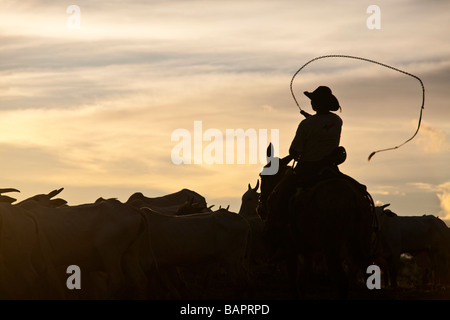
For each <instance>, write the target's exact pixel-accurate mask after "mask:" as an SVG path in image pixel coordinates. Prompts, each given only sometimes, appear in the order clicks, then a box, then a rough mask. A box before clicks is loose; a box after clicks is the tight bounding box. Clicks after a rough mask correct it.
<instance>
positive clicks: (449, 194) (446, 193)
mask: <svg viewBox="0 0 450 320" xmlns="http://www.w3.org/2000/svg"><path fill="white" fill-rule="evenodd" d="M437 196H438V198H439V201H440V206H441V212H440V213H439V214H440V215H441V216H443V219H450V182H445V183H442V184H440V185H438V186H437Z"/></svg>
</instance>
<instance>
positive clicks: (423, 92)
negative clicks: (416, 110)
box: [290, 54, 425, 161]
mask: <svg viewBox="0 0 450 320" xmlns="http://www.w3.org/2000/svg"><path fill="white" fill-rule="evenodd" d="M325 58H347V59H355V60H361V61H366V62H371V63H374V64H377V65H380V66H382V67H385V68H388V69H391V70H394V71H397V72H400V73H403V74H405V75H407V76H410V77H413V78H414V79H417V80H418V81H419V82H420V85H421V87H422V105H421V107H420V115H419V123H418V125H417V129H416V131H415V132H414V134H413V135H412V137H411V138H409V139H407V140H406V141H405V142H403V143H401V144H399V145H397V146H395V147H391V148H386V149H381V150H377V151H373V152H372V153H371V154H370V155H369V157H368V159H367V160H368V161H370V159H371V158H372V157H373V156H374V155H375V154H376V153H378V152H382V151H388V150H394V149H397V148H400V147H401V146H403V145H404V144H406V143H408V142H409V141H411V140H412V139H414V137H415V136H416V135H417V133H418V132H419V129H420V124H421V122H422V112H423V109H424V105H425V86H424V85H423V82H422V80H421V79H420V78H419V77H418V76H415V75H413V74H411V73H409V72H406V71H403V70H400V69H398V68H394V67H392V66H390V65H387V64H384V63H381V62H378V61H375V60H372V59H367V58H362V57H356V56H350V55H343V54H329V55H324V56H320V57H316V58H314V59H311V60H309V61H308V62H306V63H305V64H304V65H303V66H301V67H300V69H298V70H297V72H295V74H294V75H293V77H292V79H291V83H290V89H291V93H292V97H293V98H294V101H295V103H296V104H297V107H298V108H299V109H300V111H302V108H301V107H300V105H299V104H298V101H297V98H296V97H295V94H294V91H293V89H292V85H293V83H294V78H295V77H296V76H297V74H298V73H299V72H300V71H301V70H303V68H305V67H306V66H307V65H308V64H310V63H312V62H314V61H317V60H320V59H325Z"/></svg>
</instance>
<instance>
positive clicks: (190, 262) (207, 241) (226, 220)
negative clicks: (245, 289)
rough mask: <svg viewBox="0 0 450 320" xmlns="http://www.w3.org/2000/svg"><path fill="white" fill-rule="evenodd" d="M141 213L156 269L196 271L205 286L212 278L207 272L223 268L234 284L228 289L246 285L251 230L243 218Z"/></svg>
mask: <svg viewBox="0 0 450 320" xmlns="http://www.w3.org/2000/svg"><path fill="white" fill-rule="evenodd" d="M141 210H143V211H144V212H145V213H146V214H147V217H148V221H149V232H150V242H151V245H152V254H154V258H155V260H156V265H157V267H158V269H159V270H163V271H167V270H169V271H173V272H174V270H175V269H177V268H180V267H181V268H183V269H186V268H187V269H189V270H191V271H192V270H195V271H198V272H200V273H201V275H202V277H204V278H205V285H208V284H209V282H208V281H207V279H206V278H207V277H208V276H211V277H212V275H211V274H210V273H207V272H206V271H207V270H215V271H218V270H220V269H223V270H225V271H226V274H227V275H229V279H230V280H231V281H234V283H230V287H232V286H233V285H240V286H242V285H245V283H244V282H242V281H246V280H247V276H248V274H247V271H248V270H247V245H248V238H249V235H250V227H249V225H248V223H247V222H246V221H245V219H244V218H243V217H241V216H240V215H238V214H236V213H231V212H229V211H227V210H226V209H221V210H218V211H216V212H212V213H200V214H191V215H183V216H171V215H165V214H161V213H158V212H155V211H153V210H151V209H149V208H142V209H141ZM188 294H189V293H188Z"/></svg>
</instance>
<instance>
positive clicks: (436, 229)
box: [375, 205, 448, 287]
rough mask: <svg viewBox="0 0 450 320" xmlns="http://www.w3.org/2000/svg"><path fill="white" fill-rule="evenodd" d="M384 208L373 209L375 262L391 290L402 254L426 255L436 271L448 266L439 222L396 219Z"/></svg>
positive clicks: (420, 218) (426, 218) (443, 227)
mask: <svg viewBox="0 0 450 320" xmlns="http://www.w3.org/2000/svg"><path fill="white" fill-rule="evenodd" d="M387 206H388V205H384V206H378V207H376V210H375V212H376V214H377V218H378V221H379V233H378V243H377V260H378V261H377V263H379V264H380V265H381V266H383V267H384V269H385V271H387V273H388V278H390V281H391V285H392V286H393V287H396V286H397V274H398V270H399V265H400V255H401V254H403V253H408V254H411V255H413V256H414V255H416V254H419V253H425V254H427V255H428V256H429V258H430V261H431V263H432V268H433V269H435V270H436V269H439V266H442V265H446V264H447V261H448V252H447V249H446V247H445V246H444V244H446V240H447V237H448V235H447V227H446V225H445V223H443V221H442V220H440V219H439V218H437V217H435V216H432V215H423V216H398V215H396V214H395V213H393V212H392V211H391V210H388V209H386V207H387ZM386 280H387V279H386ZM386 284H387V283H386Z"/></svg>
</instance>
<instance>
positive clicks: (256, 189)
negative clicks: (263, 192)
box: [249, 179, 259, 191]
mask: <svg viewBox="0 0 450 320" xmlns="http://www.w3.org/2000/svg"><path fill="white" fill-rule="evenodd" d="M249 185H250V184H249ZM258 188H259V179H258V180H257V181H256V187H255V189H253V190H254V191H258Z"/></svg>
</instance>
